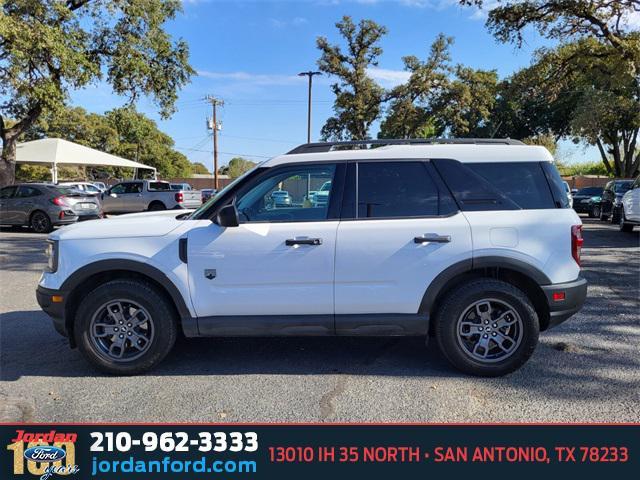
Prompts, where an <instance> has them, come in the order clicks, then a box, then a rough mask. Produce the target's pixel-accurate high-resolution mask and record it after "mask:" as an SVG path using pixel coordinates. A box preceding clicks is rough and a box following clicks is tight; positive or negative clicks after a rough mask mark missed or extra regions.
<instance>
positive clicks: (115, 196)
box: [109, 192, 118, 198]
mask: <svg viewBox="0 0 640 480" xmlns="http://www.w3.org/2000/svg"><path fill="white" fill-rule="evenodd" d="M109 196H110V197H111V198H118V195H116V194H115V193H111V192H109Z"/></svg>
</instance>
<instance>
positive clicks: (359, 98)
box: [316, 16, 387, 140]
mask: <svg viewBox="0 0 640 480" xmlns="http://www.w3.org/2000/svg"><path fill="white" fill-rule="evenodd" d="M336 27H337V28H338V31H339V32H340V35H341V36H342V38H343V39H344V40H345V42H346V49H344V50H343V48H342V47H341V46H340V45H332V44H330V43H329V41H328V40H327V39H326V38H325V37H318V39H317V42H316V43H317V46H318V48H319V49H320V51H321V52H322V53H321V56H320V59H319V60H318V66H319V68H320V70H321V71H322V72H324V73H328V74H330V75H333V76H335V77H337V79H338V81H337V82H336V83H334V84H333V85H332V86H331V89H332V90H333V93H334V94H335V96H336V100H335V102H334V110H335V113H336V115H335V116H333V117H331V118H329V119H328V120H327V122H326V123H325V125H324V126H323V127H322V133H321V135H322V138H323V139H325V140H326V139H332V140H344V139H352V140H363V139H366V138H369V128H370V127H371V124H372V123H373V122H374V121H376V120H377V119H378V117H379V116H380V111H381V104H382V101H383V95H384V89H383V88H382V87H380V86H379V85H378V84H377V83H375V82H374V81H373V80H372V79H371V78H370V77H369V76H368V75H367V68H369V67H370V66H376V65H377V64H378V60H377V59H378V57H379V56H380V55H381V54H382V49H381V48H380V47H379V46H378V43H379V41H380V39H381V37H382V36H383V35H384V34H385V33H386V31H387V30H386V29H385V28H384V27H382V26H380V25H378V24H377V23H375V22H374V21H372V20H361V21H360V22H359V23H358V25H356V24H354V23H353V20H352V19H351V17H349V16H344V17H342V20H341V21H340V22H338V23H336Z"/></svg>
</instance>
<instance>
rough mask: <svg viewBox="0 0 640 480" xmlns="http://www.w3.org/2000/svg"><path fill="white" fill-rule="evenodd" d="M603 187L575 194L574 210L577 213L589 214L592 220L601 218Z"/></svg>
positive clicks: (583, 190)
mask: <svg viewBox="0 0 640 480" xmlns="http://www.w3.org/2000/svg"><path fill="white" fill-rule="evenodd" d="M601 200H602V187H585V188H581V189H580V190H578V191H577V192H576V193H574V194H573V209H574V210H575V211H576V212H577V213H588V214H589V217H590V218H593V217H599V216H600V202H601Z"/></svg>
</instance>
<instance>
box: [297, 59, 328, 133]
mask: <svg viewBox="0 0 640 480" xmlns="http://www.w3.org/2000/svg"><path fill="white" fill-rule="evenodd" d="M314 75H322V72H313V71H311V70H309V71H308V72H300V73H299V74H298V76H299V77H309V97H308V98H309V103H308V106H307V143H311V85H312V84H313V76H314Z"/></svg>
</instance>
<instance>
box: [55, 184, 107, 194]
mask: <svg viewBox="0 0 640 480" xmlns="http://www.w3.org/2000/svg"><path fill="white" fill-rule="evenodd" d="M58 185H60V186H61V187H69V188H74V189H76V190H80V191H81V192H85V193H86V194H88V195H100V194H101V193H102V192H103V190H101V189H100V187H98V186H97V185H94V184H93V183H89V182H62V183H59V184H58Z"/></svg>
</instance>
